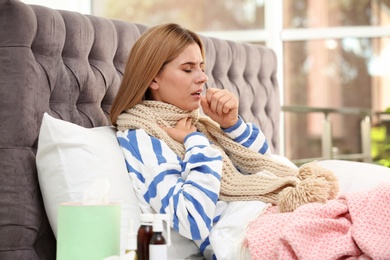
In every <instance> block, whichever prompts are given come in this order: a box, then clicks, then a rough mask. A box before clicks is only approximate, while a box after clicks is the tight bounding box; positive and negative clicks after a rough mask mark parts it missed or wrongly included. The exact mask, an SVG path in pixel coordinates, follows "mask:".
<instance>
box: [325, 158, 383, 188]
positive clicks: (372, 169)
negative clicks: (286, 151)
mask: <svg viewBox="0 0 390 260" xmlns="http://www.w3.org/2000/svg"><path fill="white" fill-rule="evenodd" d="M317 164H318V165H321V166H322V167H324V168H326V169H329V170H331V171H333V173H334V174H335V175H336V177H337V178H338V180H339V185H340V194H342V193H345V192H355V191H367V190H371V189H373V188H375V187H376V186H377V185H379V184H381V183H384V182H389V183H390V168H387V167H384V166H381V165H377V164H373V163H364V162H354V161H345V160H323V161H318V162H317Z"/></svg>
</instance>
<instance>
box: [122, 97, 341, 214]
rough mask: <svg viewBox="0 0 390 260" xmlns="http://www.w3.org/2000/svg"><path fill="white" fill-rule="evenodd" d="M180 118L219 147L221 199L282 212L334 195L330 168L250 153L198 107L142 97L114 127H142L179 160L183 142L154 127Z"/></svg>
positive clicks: (182, 151) (336, 185)
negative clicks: (292, 163) (291, 164)
mask: <svg viewBox="0 0 390 260" xmlns="http://www.w3.org/2000/svg"><path fill="white" fill-rule="evenodd" d="M182 118H191V119H192V124H193V125H194V126H195V127H196V128H197V130H198V131H199V132H201V133H203V134H204V135H205V136H206V137H207V138H208V140H209V141H210V142H211V143H212V144H213V146H214V147H215V148H216V149H219V150H220V151H221V155H222V160H223V174H222V181H221V189H220V197H219V199H221V200H224V201H237V200H244V201H245V200H246V201H248V200H261V201H264V202H267V203H272V204H277V205H278V206H279V209H280V210H281V211H282V212H287V211H293V210H294V209H295V208H297V207H299V206H300V205H303V204H305V203H309V202H323V203H324V202H325V201H326V200H327V199H332V198H334V197H335V196H336V195H337V192H338V183H337V180H336V178H335V176H334V175H333V173H332V172H330V171H329V170H326V169H324V168H322V167H320V166H317V165H315V164H314V163H311V164H306V165H304V166H302V167H301V168H300V169H295V168H291V167H288V166H286V165H284V164H282V163H279V162H277V161H275V160H272V159H271V158H269V157H268V156H264V155H262V154H260V153H258V152H257V151H252V150H250V149H248V148H246V147H244V146H243V145H241V144H239V143H237V142H235V141H233V140H232V139H231V138H229V137H228V136H227V134H225V133H224V132H223V131H222V130H221V128H220V126H219V125H218V124H217V123H216V122H214V121H212V120H211V119H210V118H209V117H207V116H204V115H200V113H199V110H194V111H183V110H181V109H179V108H178V107H175V106H173V105H170V104H167V103H163V102H159V101H143V102H142V103H141V104H137V105H136V106H134V107H132V108H131V109H128V110H126V111H124V112H123V113H122V114H120V115H119V117H118V120H117V125H118V130H120V131H125V130H126V129H143V130H145V131H146V132H147V133H148V134H149V135H151V136H154V137H156V138H158V139H160V140H162V141H164V142H165V143H166V144H167V145H168V146H169V147H170V148H171V149H172V150H173V151H174V152H175V153H176V154H177V155H178V156H180V157H181V158H182V159H183V158H184V155H185V152H186V150H185V147H184V145H183V144H182V143H179V142H177V141H175V140H174V139H172V138H171V137H170V136H169V135H168V134H167V133H166V132H165V131H164V130H163V129H162V128H161V127H159V125H163V126H166V127H175V126H176V124H177V122H178V121H179V120H180V119H182ZM237 169H238V170H240V171H238V170H237ZM242 173H246V174H242Z"/></svg>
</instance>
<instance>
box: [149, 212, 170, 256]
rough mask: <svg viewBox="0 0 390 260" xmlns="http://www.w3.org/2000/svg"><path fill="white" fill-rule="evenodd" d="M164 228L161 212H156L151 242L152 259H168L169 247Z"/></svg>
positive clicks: (150, 252)
mask: <svg viewBox="0 0 390 260" xmlns="http://www.w3.org/2000/svg"><path fill="white" fill-rule="evenodd" d="M163 230H164V228H163V218H162V216H161V215H160V214H156V215H155V216H154V221H153V236H152V238H151V239H150V243H149V254H150V260H167V259H168V247H167V242H166V241H165V238H164V236H163V234H162V232H163Z"/></svg>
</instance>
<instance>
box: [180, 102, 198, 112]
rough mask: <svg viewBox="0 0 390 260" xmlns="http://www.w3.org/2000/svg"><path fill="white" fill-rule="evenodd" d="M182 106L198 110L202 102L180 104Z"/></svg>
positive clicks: (182, 107) (185, 108) (186, 108)
mask: <svg viewBox="0 0 390 260" xmlns="http://www.w3.org/2000/svg"><path fill="white" fill-rule="evenodd" d="M180 108H181V109H183V110H189V111H192V110H196V109H198V108H200V102H198V103H194V104H184V105H183V106H180Z"/></svg>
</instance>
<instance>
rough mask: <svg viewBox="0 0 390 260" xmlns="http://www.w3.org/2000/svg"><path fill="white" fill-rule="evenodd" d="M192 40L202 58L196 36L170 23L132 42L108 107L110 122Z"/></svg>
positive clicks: (139, 96)
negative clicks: (112, 99) (113, 97)
mask: <svg viewBox="0 0 390 260" xmlns="http://www.w3.org/2000/svg"><path fill="white" fill-rule="evenodd" d="M193 43H196V44H198V45H199V48H200V51H201V54H202V57H203V59H204V58H205V57H204V56H205V53H204V47H203V43H202V41H201V39H200V37H199V36H198V35H197V34H196V33H194V32H192V31H190V30H188V29H186V28H183V27H182V26H180V25H178V24H174V23H169V24H163V25H158V26H154V27H151V28H150V29H148V30H147V31H146V32H145V33H143V34H142V35H141V36H140V38H139V39H138V40H137V41H136V42H135V44H134V46H133V48H132V49H131V51H130V55H129V58H128V60H127V65H126V68H125V72H124V75H123V79H122V82H121V85H120V87H119V90H118V93H117V95H116V97H115V100H114V102H113V104H112V106H111V111H110V117H111V123H112V124H113V125H114V126H117V124H116V121H117V119H118V116H119V115H120V114H121V113H122V112H123V111H125V110H127V109H129V108H132V107H133V106H135V105H136V104H138V103H140V102H141V101H142V100H144V99H149V97H148V95H147V90H148V87H149V85H150V83H151V82H152V81H153V79H154V78H155V77H156V76H157V74H158V73H159V71H160V70H161V69H163V67H164V65H165V64H167V63H168V62H170V61H171V60H173V59H175V58H176V57H177V56H179V55H180V53H181V52H183V51H184V49H185V48H186V47H187V46H188V45H190V44H193Z"/></svg>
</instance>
